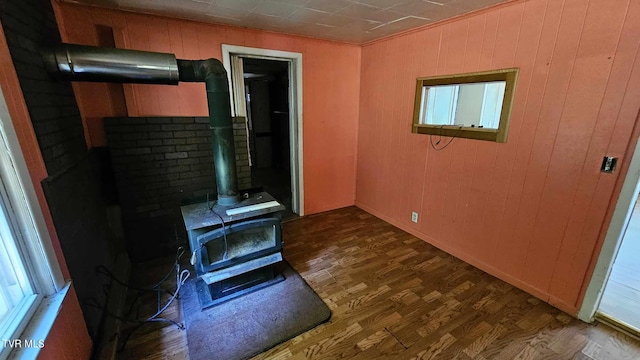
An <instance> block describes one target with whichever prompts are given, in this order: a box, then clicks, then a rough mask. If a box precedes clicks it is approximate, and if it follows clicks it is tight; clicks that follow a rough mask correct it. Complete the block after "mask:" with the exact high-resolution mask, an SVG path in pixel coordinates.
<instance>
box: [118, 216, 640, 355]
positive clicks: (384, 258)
mask: <svg viewBox="0 0 640 360" xmlns="http://www.w3.org/2000/svg"><path fill="white" fill-rule="evenodd" d="M283 236H284V241H285V242H286V243H285V248H286V251H285V258H286V259H287V260H288V261H289V262H290V263H291V265H292V266H293V267H294V268H295V269H296V270H297V271H298V272H300V274H301V275H302V276H303V277H304V278H305V280H306V281H307V282H308V283H309V284H310V285H311V287H312V288H313V289H314V290H315V291H316V292H317V293H318V294H319V295H320V296H321V297H322V299H323V300H324V301H325V303H326V304H327V305H328V306H329V307H330V308H331V309H332V318H331V320H330V321H329V322H328V323H326V324H323V325H320V326H319V327H317V328H315V329H313V330H311V331H309V332H307V333H304V334H302V335H300V336H298V337H296V338H293V339H291V340H289V341H288V342H285V343H283V344H281V345H279V346H277V347H275V348H273V349H271V350H268V351H267V352H265V353H263V354H260V355H258V356H256V357H255V359H340V358H345V359H352V358H353V359H509V360H511V359H615V360H621V359H639V358H640V342H638V341H636V340H634V339H632V338H630V337H628V336H627V335H624V334H622V333H619V332H616V331H615V330H612V329H610V328H608V327H607V326H605V325H602V324H597V325H589V324H585V323H582V322H580V321H578V320H576V319H574V318H572V317H571V316H569V315H567V314H564V313H563V312H561V311H559V310H557V309H555V308H553V307H551V306H550V305H548V304H546V303H543V302H542V301H540V300H538V299H536V298H534V297H533V296H531V295H528V294H526V293H524V292H522V291H520V290H518V289H516V288H514V287H513V286H511V285H508V284H506V283H504V282H502V281H500V280H497V279H496V278H494V277H492V276H489V275H488V274H486V273H483V272H482V271H480V270H477V269H475V268H473V267H472V266H470V265H468V264H466V263H464V262H462V261H460V260H457V259H455V258H453V257H452V256H450V255H447V254H446V253H444V252H442V251H440V250H437V249H436V248H434V247H432V246H430V245H428V244H426V243H424V242H423V241H421V240H419V239H417V238H415V237H413V236H411V235H409V234H407V233H405V232H403V231H401V230H399V229H397V228H395V227H393V226H391V225H389V224H387V223H385V222H383V221H382V220H379V219H377V218H375V217H373V216H372V215H369V214H367V213H365V212H363V211H362V210H359V209H357V208H355V207H349V208H345V209H339V210H335V211H330V212H327V213H323V214H318V215H312V216H308V217H305V218H301V219H298V220H295V221H292V222H288V223H286V224H285V225H284V235H283ZM151 265H152V266H151V267H148V268H147V267H140V268H138V269H139V270H138V271H137V274H138V275H139V277H140V279H143V280H146V281H150V279H153V278H154V276H155V277H156V278H158V277H161V276H162V274H163V273H164V272H165V271H166V269H167V267H166V261H165V264H164V270H163V269H162V266H163V264H162V262H155V263H153V264H151ZM145 301H148V302H149V305H148V308H147V309H146V310H148V311H151V313H153V311H154V310H155V306H156V305H155V298H151V299H149V298H147V299H145ZM168 316H169V317H170V318H172V319H174V320H177V321H179V320H180V319H181V314H180V309H179V304H178V303H176V304H174V305H173V306H172V307H170V308H169V310H168ZM121 358H122V359H187V358H188V351H187V342H186V338H185V332H184V331H182V330H179V329H177V328H176V327H175V326H168V325H166V324H148V325H145V326H144V327H142V328H141V329H140V330H139V331H138V332H136V333H134V335H133V336H132V337H131V339H130V340H129V342H128V343H127V347H126V349H125V351H124V352H122V353H121Z"/></svg>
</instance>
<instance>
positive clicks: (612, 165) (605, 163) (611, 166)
mask: <svg viewBox="0 0 640 360" xmlns="http://www.w3.org/2000/svg"><path fill="white" fill-rule="evenodd" d="M617 163H618V158H616V157H613V156H605V157H604V159H602V166H601V167H600V171H602V172H604V173H609V174H611V173H612V172H613V170H615V169H616V164H617Z"/></svg>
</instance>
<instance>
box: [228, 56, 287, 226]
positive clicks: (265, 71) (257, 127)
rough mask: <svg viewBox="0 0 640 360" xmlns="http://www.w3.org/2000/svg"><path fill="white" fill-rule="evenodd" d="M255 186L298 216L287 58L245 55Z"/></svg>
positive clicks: (243, 61)
mask: <svg viewBox="0 0 640 360" xmlns="http://www.w3.org/2000/svg"><path fill="white" fill-rule="evenodd" d="M241 60H242V68H243V71H244V72H243V76H244V87H245V99H246V113H247V125H248V133H249V134H248V135H249V156H250V164H251V186H252V187H258V188H262V189H263V190H264V191H266V192H268V193H269V194H271V195H272V196H273V197H274V198H276V200H278V201H279V202H280V203H281V204H283V205H284V206H285V207H286V210H285V213H284V214H283V217H284V218H285V219H286V218H289V217H292V216H295V215H296V214H294V212H293V211H292V203H291V200H292V196H291V162H290V158H291V147H290V144H289V136H290V133H291V131H290V128H289V66H288V63H287V62H286V61H278V60H267V59H255V58H242V59H241Z"/></svg>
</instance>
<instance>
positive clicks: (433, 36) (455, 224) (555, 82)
mask: <svg viewBox="0 0 640 360" xmlns="http://www.w3.org/2000/svg"><path fill="white" fill-rule="evenodd" d="M639 44H640V2H637V1H630V0H620V1H613V2H612V1H607V0H591V1H588V0H563V1H560V0H529V1H516V2H511V3H508V4H504V5H499V6H496V7H493V8H490V9H488V10H485V11H481V12H478V13H475V14H471V15H468V16H463V17H460V18H457V19H454V20H451V21H447V22H444V23H442V24H439V25H437V26H432V27H428V28H425V29H422V30H420V31H415V32H412V33H407V34H404V35H402V36H397V37H394V38H390V39H385V40H382V41H378V42H375V43H371V44H368V45H366V46H364V47H363V49H362V75H361V78H362V82H361V88H360V89H361V90H360V91H361V97H360V126H359V135H358V141H359V142H358V162H357V182H356V189H357V191H356V205H358V206H360V207H362V208H363V209H365V210H367V211H370V212H372V213H373V214H376V215H378V216H380V217H382V218H383V219H385V220H388V221H389V222H391V223H393V224H396V225H398V226H399V227H401V228H403V229H405V230H408V231H410V232H411V233H413V234H415V235H417V236H419V237H420V238H422V239H424V240H426V241H427V242H429V243H431V244H433V245H435V246H437V247H440V248H442V249H444V250H445V251H447V252H449V253H452V254H453V255H456V256H458V257H460V258H461V259H463V260H465V261H467V262H469V263H471V264H473V265H475V266H478V267H480V268H481V269H483V270H485V271H487V272H489V273H491V274H493V275H496V276H498V277H500V278H502V279H503V280H505V281H508V282H510V283H512V284H514V285H516V286H519V287H521V288H522V289H524V290H526V291H528V292H530V293H533V294H534V295H536V296H539V297H540V298H542V299H544V300H546V301H549V302H550V303H551V304H553V305H555V306H558V307H560V308H561V309H563V310H565V311H568V312H570V313H572V314H575V313H577V309H578V307H579V305H580V302H581V296H582V294H583V292H584V286H585V284H586V282H588V280H589V279H588V277H589V275H590V268H592V266H593V264H591V263H592V261H593V259H594V256H597V254H596V253H597V252H598V251H599V245H600V241H601V239H602V231H603V229H604V230H606V224H607V223H608V217H607V215H606V213H607V209H608V207H609V206H610V203H611V202H614V201H615V198H616V197H617V195H616V194H614V185H615V183H616V181H617V178H618V176H619V175H618V174H619V171H618V172H617V173H616V174H604V173H601V172H600V171H599V169H600V164H601V162H602V157H603V156H604V155H605V154H606V155H611V156H616V157H619V158H621V159H622V160H624V157H626V156H630V155H631V154H626V153H625V151H626V149H627V146H628V144H629V142H630V141H636V140H635V139H631V135H630V134H631V132H632V129H633V127H634V124H635V120H636V117H637V115H638V109H639V107H640V66H638V64H640V62H638V61H637V60H638V59H639V57H638V46H639ZM637 63H638V64H637ZM509 67H518V68H520V75H519V80H518V84H517V87H516V93H515V101H514V107H513V113H512V116H511V126H510V130H509V135H508V140H507V142H506V143H504V144H498V143H492V142H487V141H478V140H467V139H455V140H454V141H453V143H452V144H451V145H450V146H448V147H447V148H446V149H444V150H442V151H434V150H433V149H432V148H431V145H430V143H429V141H430V139H429V136H428V135H418V134H412V133H411V123H412V111H413V99H414V91H415V79H416V77H419V76H431V75H443V74H455V73H464V72H474V71H481V70H491V69H500V68H509ZM437 140H438V139H437V137H436V139H434V142H435V141H437ZM446 141H448V139H443V141H442V142H441V143H440V145H439V146H442V145H443V144H445V143H446ZM412 211H417V212H419V214H420V219H419V223H418V224H414V223H412V222H411V212H412Z"/></svg>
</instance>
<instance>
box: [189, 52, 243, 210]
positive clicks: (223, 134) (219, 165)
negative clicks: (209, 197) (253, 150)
mask: <svg viewBox="0 0 640 360" xmlns="http://www.w3.org/2000/svg"><path fill="white" fill-rule="evenodd" d="M178 74H179V80H180V81H185V82H204V83H205V86H206V89H207V104H208V105H209V128H210V129H211V143H212V144H213V162H214V164H215V170H216V182H217V186H218V204H220V205H223V206H229V205H233V204H235V203H237V202H238V186H237V183H238V180H237V175H236V164H235V160H236V150H235V147H234V144H233V124H232V122H231V103H230V100H229V87H228V86H229V83H228V80H227V72H226V70H225V69H224V66H223V65H222V63H221V62H220V61H219V60H217V59H208V60H178Z"/></svg>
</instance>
